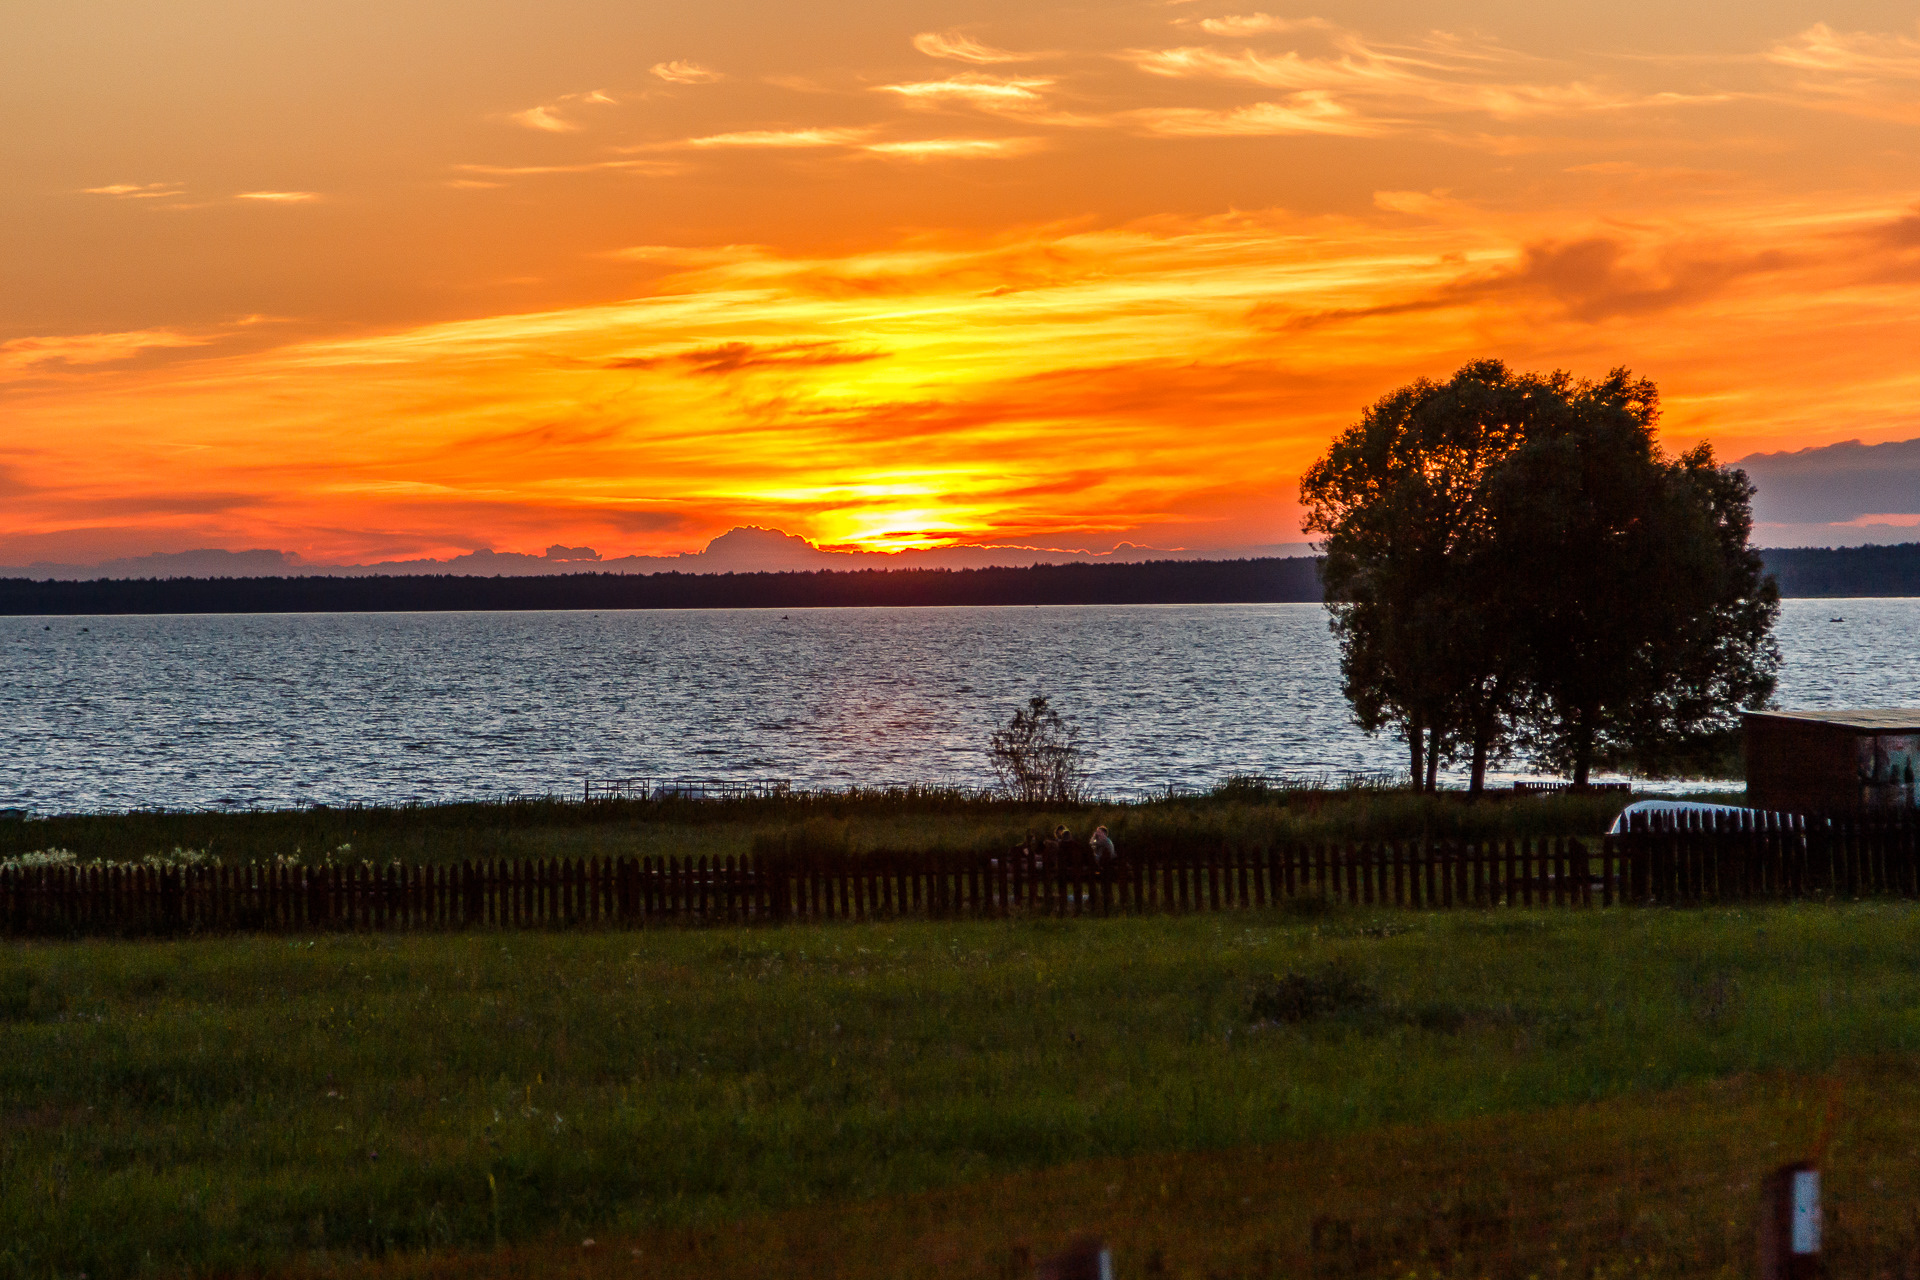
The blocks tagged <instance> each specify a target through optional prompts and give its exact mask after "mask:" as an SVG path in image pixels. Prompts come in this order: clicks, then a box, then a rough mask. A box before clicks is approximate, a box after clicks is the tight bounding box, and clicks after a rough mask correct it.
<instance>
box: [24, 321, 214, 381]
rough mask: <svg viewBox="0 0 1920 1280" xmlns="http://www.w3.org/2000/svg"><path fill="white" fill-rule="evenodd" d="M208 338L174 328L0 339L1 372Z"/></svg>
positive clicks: (123, 356) (94, 360) (98, 360)
mask: <svg viewBox="0 0 1920 1280" xmlns="http://www.w3.org/2000/svg"><path fill="white" fill-rule="evenodd" d="M207 341H208V339H206V338H203V337H195V336H194V335H192V334H186V333H181V332H180V331H179V330H177V329H133V330H129V331H127V332H124V333H77V334H64V335H59V336H55V337H45V338H14V339H13V340H11V341H9V342H0V372H10V373H21V372H25V371H28V370H32V369H35V368H37V367H40V366H45V365H50V364H62V365H94V364H112V363H114V362H115V361H120V360H131V359H133V358H134V357H136V356H139V355H142V354H144V353H146V352H148V351H155V350H161V349H165V348H169V347H198V346H203V345H205V343H206V342H207Z"/></svg>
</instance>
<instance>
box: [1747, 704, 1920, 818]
mask: <svg viewBox="0 0 1920 1280" xmlns="http://www.w3.org/2000/svg"><path fill="white" fill-rule="evenodd" d="M1741 719H1742V720H1743V721H1744V727H1745V729H1746V736H1747V803H1748V804H1749V805H1752V806H1753V807H1754V808H1757V809H1778V810H1784V811H1786V812H1789V813H1818V812H1829V811H1846V810H1851V811H1855V812H1858V811H1861V810H1868V809H1872V810H1887V809H1908V810H1911V809H1914V808H1915V807H1916V790H1915V782H1914V778H1915V775H1916V774H1917V773H1920V707H1869V708H1864V709H1862V710H1857V711H1748V712H1745V713H1744V714H1743V715H1742V716H1741Z"/></svg>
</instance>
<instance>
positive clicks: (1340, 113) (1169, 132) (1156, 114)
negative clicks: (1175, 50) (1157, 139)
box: [1125, 90, 1389, 138]
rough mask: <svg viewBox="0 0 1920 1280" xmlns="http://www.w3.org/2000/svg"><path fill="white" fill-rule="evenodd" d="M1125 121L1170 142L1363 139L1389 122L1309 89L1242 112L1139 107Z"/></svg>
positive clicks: (1384, 129) (1256, 105)
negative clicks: (1310, 136)
mask: <svg viewBox="0 0 1920 1280" xmlns="http://www.w3.org/2000/svg"><path fill="white" fill-rule="evenodd" d="M1125 118H1126V119H1128V120H1130V121H1131V122H1132V123H1133V124H1134V125H1135V127H1137V128H1138V129H1139V130H1140V131H1142V132H1144V133H1151V134H1158V135H1160V136H1162V137H1171V138H1224V137H1264V136H1277V135H1284V134H1292V133H1321V134H1337V135H1341V136H1344V137H1349V138H1364V137H1369V136H1371V135H1374V134H1378V133H1383V132H1385V131H1386V129H1387V127H1388V123H1389V122H1385V121H1380V120H1369V119H1367V118H1366V117H1364V116H1362V115H1360V114H1359V113H1358V112H1356V111H1354V110H1353V109H1352V108H1350V107H1348V106H1346V105H1344V104H1343V103H1341V102H1340V101H1339V100H1338V99H1336V98H1335V97H1334V96H1333V95H1332V94H1330V93H1324V92H1320V91H1317V90H1309V91H1306V92H1302V93H1296V94H1294V95H1292V96H1291V97H1290V98H1288V99H1287V101H1285V102H1255V103H1252V104H1250V105H1248V106H1244V107H1229V108H1226V109H1224V110H1210V109H1206V108H1201V107H1143V108H1141V109H1139V110H1136V111H1130V112H1127V113H1126V116H1125Z"/></svg>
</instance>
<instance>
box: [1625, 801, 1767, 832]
mask: <svg viewBox="0 0 1920 1280" xmlns="http://www.w3.org/2000/svg"><path fill="white" fill-rule="evenodd" d="M1752 812H1753V810H1752V809H1747V808H1742V807H1741V806H1740V805H1737V804H1701V803H1699V802H1698V801H1695V800H1636V801H1634V802H1633V803H1632V804H1630V805H1628V806H1627V807H1626V808H1624V809H1622V810H1621V811H1620V816H1619V817H1617V818H1615V819H1614V820H1613V825H1612V826H1610V827H1608V828H1607V834H1608V835H1610V836H1612V835H1618V834H1620V833H1621V832H1622V831H1625V830H1626V829H1627V824H1628V823H1630V822H1632V821H1633V819H1634V815H1636V814H1642V813H1644V814H1656V813H1752Z"/></svg>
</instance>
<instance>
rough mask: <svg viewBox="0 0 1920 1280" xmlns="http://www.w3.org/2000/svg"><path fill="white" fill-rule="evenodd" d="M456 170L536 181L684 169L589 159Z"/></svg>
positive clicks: (490, 184)
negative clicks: (563, 175)
mask: <svg viewBox="0 0 1920 1280" xmlns="http://www.w3.org/2000/svg"><path fill="white" fill-rule="evenodd" d="M453 168H454V170H455V171H456V172H459V173H472V174H478V175H480V177H481V178H532V177H541V176H544V175H547V174H554V173H599V172H603V171H611V172H624V173H637V174H643V175H649V176H651V175H664V174H669V173H678V172H679V171H680V168H679V166H678V165H675V164H674V163H672V162H671V161H667V160H641V159H622V160H585V161H582V162H581V163H579V164H456V165H454V166H453ZM450 185H453V186H471V187H495V186H499V185H500V184H499V183H494V182H484V181H479V182H476V181H474V180H473V179H470V178H469V179H461V178H456V179H454V180H453V182H452V183H451V184H450Z"/></svg>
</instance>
